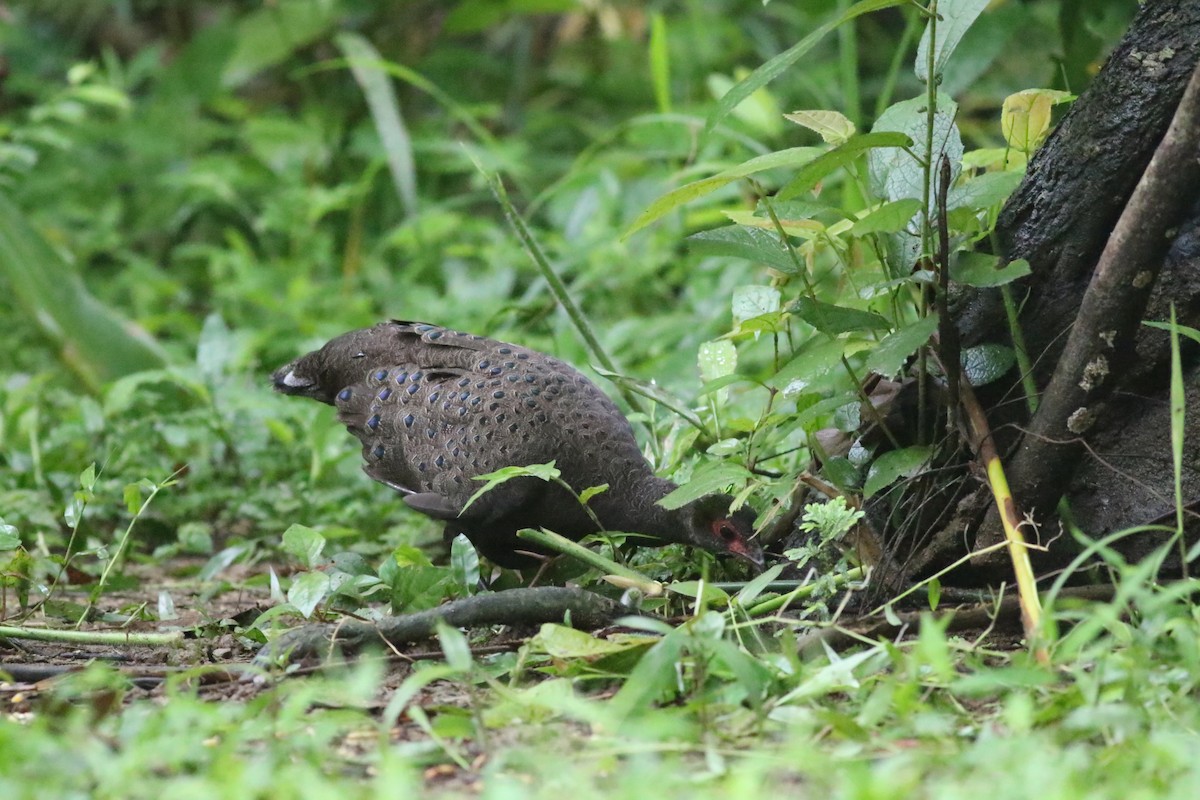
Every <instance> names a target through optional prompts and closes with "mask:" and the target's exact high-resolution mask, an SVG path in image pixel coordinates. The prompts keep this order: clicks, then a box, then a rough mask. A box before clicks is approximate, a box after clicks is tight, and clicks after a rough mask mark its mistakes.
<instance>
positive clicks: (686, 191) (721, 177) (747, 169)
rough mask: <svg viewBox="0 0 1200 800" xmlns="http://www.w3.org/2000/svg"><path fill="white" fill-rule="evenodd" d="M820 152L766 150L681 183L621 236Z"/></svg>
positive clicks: (814, 150)
mask: <svg viewBox="0 0 1200 800" xmlns="http://www.w3.org/2000/svg"><path fill="white" fill-rule="evenodd" d="M819 155H821V149H820V148H817V147H793V148H791V149H789V150H780V151H778V152H775V153H768V154H766V155H765V156H758V157H757V158H752V159H750V160H749V161H746V162H744V163H742V164H738V165H737V166H736V167H731V168H730V169H727V170H725V171H723V172H718V173H717V174H716V175H713V176H711V177H708V178H703V179H701V180H698V181H692V182H691V183H688V184H685V185H683V186H680V187H679V188H678V189H674V190H672V191H670V192H667V193H666V194H664V195H663V196H662V197H660V198H658V199H657V200H655V201H654V202H653V203H651V204H650V206H649V207H648V208H647V209H646V210H645V211H643V212H642V213H641V214H639V215H638V218H637V219H635V220H634V221H633V224H632V225H630V226H629V229H628V230H627V231H625V233H624V234H622V236H621V238H622V239H625V238H628V237H629V236H631V235H632V234H634V233H636V232H637V231H639V230H641V229H642V228H644V227H646V226H647V225H649V224H650V223H651V222H654V221H655V220H657V219H658V218H659V217H661V216H663V215H664V214H666V213H667V212H669V211H672V210H673V209H675V208H678V207H679V206H681V205H684V204H685V203H689V202H691V201H692V200H695V199H696V198H698V197H703V196H704V195H706V194H709V193H710V192H713V191H716V190H717V189H720V188H721V187H722V186H724V185H725V184H727V183H732V182H733V181H736V180H739V179H741V178H745V177H748V176H750V175H754V174H755V173H758V172H763V171H765V170H768V169H776V168H778V167H796V166H799V165H801V164H805V163H807V162H809V161H812V160H813V159H814V158H816V157H817V156H819Z"/></svg>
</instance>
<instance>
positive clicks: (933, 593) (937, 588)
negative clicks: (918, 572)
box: [927, 578, 942, 611]
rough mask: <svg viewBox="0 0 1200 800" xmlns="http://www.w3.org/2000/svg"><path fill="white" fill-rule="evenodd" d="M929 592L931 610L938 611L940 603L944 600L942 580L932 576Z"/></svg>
mask: <svg viewBox="0 0 1200 800" xmlns="http://www.w3.org/2000/svg"><path fill="white" fill-rule="evenodd" d="M927 593H928V596H929V610H930V611H937V609H938V605H939V604H940V603H941V602H942V582H941V581H939V580H938V579H937V578H930V579H929V587H928V590H927Z"/></svg>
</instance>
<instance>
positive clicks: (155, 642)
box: [0, 625, 183, 647]
mask: <svg viewBox="0 0 1200 800" xmlns="http://www.w3.org/2000/svg"><path fill="white" fill-rule="evenodd" d="M0 639H28V640H32V641H36V642H63V643H69V644H98V645H105V646H109V647H112V646H117V647H119V646H121V645H137V646H139V647H158V646H161V645H173V644H180V643H182V642H183V631H172V632H170V633H137V632H134V631H129V632H126V631H74V630H57V629H53V628H19V627H15V626H11V625H0Z"/></svg>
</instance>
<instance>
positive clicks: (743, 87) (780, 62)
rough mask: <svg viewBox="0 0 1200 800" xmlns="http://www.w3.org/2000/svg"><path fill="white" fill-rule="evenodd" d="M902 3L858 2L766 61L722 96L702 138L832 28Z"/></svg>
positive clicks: (887, 0) (883, 0)
mask: <svg viewBox="0 0 1200 800" xmlns="http://www.w3.org/2000/svg"><path fill="white" fill-rule="evenodd" d="M906 2H907V0H862V2H859V3H855V4H854V5H852V6H851V7H850V8H848V9H846V10H845V11H844V12H842V14H841V15H839V16H837V17H835V18H833V19H832V20H830V21H829V22H826V23H825V24H823V25H821V26H819V27H818V28H817V29H816V30H814V31H813V32H812V33H810V34H809V35H808V36H805V37H804V38H803V39H801V40H800V41H799V42H797V43H796V44H794V45H792V46H791V47H789V48H788V49H787V50H785V51H783V52H782V53H780V54H779V55H777V56H775V57H774V58H772V59H770V60H769V61H767V62H766V63H765V64H763V65H762V66H761V67H759V68H758V69H756V70H754V72H752V73H750V75H748V76H747V77H746V78H745V79H744V80H742V81H741V83H739V84H737V85H736V86H734V87H733V88H732V89H730V90H729V91H728V92H726V93H725V95H724V96H723V97H722V98H721V100H720V101H719V102H718V103H717V107H716V108H715V109H713V112H712V113H711V114H709V115H708V119H707V120H705V122H704V131H703V133H702V137H707V136H708V134H710V133H712V131H713V129H714V128H715V127H716V126H717V125H718V124H720V123H721V121H722V120H724V119H725V118H726V117H727V116H729V115H730V113H732V112H733V109H735V108H737V106H738V104H739V103H741V102H742V101H743V100H745V99H746V98H747V97H749V96H750V95H752V94H754V92H756V91H758V90H759V89H760V88H762V87H763V86H766V85H767V84H768V83H770V82H771V81H773V80H774V79H775V78H777V77H779V76H780V75H782V74H783V73H784V72H786V71H787V70H788V68H789V67H791V66H792V65H793V64H795V63H796V62H797V61H799V60H800V58H801V57H802V56H803V55H804V54H805V53H807V52H808V51H809V50H811V49H812V48H813V46H814V45H816V43H817V42H819V41H821V39H823V38H825V36H826V34H828V33H829V32H830V31H832V30H833V29H834V28H837V27H838V26H839V25H842V24H843V23H846V22H849V21H850V20H852V19H854V18H855V17H859V16H862V15H863V14H869V13H870V12H872V11H879V10H880V9H884V8H891V7H892V6H899V5H905V4H906Z"/></svg>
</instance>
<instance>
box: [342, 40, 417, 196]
mask: <svg viewBox="0 0 1200 800" xmlns="http://www.w3.org/2000/svg"><path fill="white" fill-rule="evenodd" d="M334 41H336V42H337V45H338V47H339V48H341V50H342V53H344V54H345V56H346V59H347V60H348V61H349V62H350V71H351V72H352V73H353V74H354V79H355V80H356V81H358V85H359V86H360V87H362V90H363V96H364V97H365V98H366V100H367V108H368V109H369V110H370V112H371V120H372V121H373V122H374V123H375V130H376V132H377V133H378V134H379V140H380V142H382V143H383V152H384V155H385V156H386V158H387V165H388V171H389V172H391V175H392V184H393V185H394V186H395V188H396V194H397V196H398V197H399V198H400V204H401V205H402V206H403V208H404V212H405V215H407V216H411V215H413V214H414V213H416V210H417V174H416V167H415V165H414V161H413V148H412V138H411V137H410V136H409V135H408V128H407V127H406V126H405V124H404V118H403V117H402V116H401V114H400V102H399V101H398V100H397V99H396V92H395V90H394V89H393V88H392V81H391V79H390V78H389V77H388V74H387V73H386V72H385V71H383V69H381V67H380V65H381V64H382V62H383V56H381V55H379V51H377V50H376V49H375V46H374V45H372V44H371V43H370V42H369V41H367V39H366V38H364V37H363V36H361V35H359V34H357V33H339V34H338V35H337V36H335V37H334Z"/></svg>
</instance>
